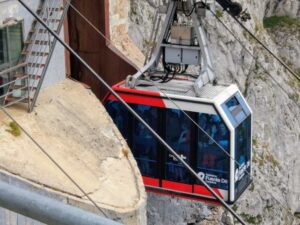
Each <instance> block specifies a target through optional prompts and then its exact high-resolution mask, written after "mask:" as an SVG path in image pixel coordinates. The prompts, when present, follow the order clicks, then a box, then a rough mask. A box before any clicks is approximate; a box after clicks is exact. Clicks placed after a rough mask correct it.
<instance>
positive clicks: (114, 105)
mask: <svg viewBox="0 0 300 225" xmlns="http://www.w3.org/2000/svg"><path fill="white" fill-rule="evenodd" d="M105 107H106V110H107V111H108V113H109V115H110V116H111V118H112V119H113V121H114V123H115V124H116V126H117V127H118V129H119V131H120V132H121V134H122V135H123V137H124V138H125V140H127V141H128V139H129V132H130V130H129V121H130V118H129V115H128V112H127V110H126V109H125V107H124V106H122V105H121V104H120V103H119V102H118V101H111V100H108V101H107V102H106V104H105Z"/></svg>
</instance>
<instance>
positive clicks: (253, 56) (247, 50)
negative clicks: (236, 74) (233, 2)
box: [202, 2, 300, 108]
mask: <svg viewBox="0 0 300 225" xmlns="http://www.w3.org/2000/svg"><path fill="white" fill-rule="evenodd" d="M202 3H204V2H202ZM206 8H207V9H208V10H209V11H210V12H211V13H212V15H213V16H214V17H215V18H216V19H217V20H218V21H219V23H221V25H222V26H224V28H225V29H226V30H227V31H228V32H229V33H230V34H231V35H232V36H233V37H234V39H235V40H236V41H237V42H238V43H239V44H240V45H241V46H242V48H243V49H244V50H245V51H246V52H247V53H248V54H249V55H250V56H251V57H252V58H253V59H254V60H255V62H257V63H258V64H259V65H260V67H261V68H262V69H263V70H264V71H265V73H266V74H267V75H268V76H269V77H270V78H271V79H272V80H273V81H274V83H275V84H276V85H277V86H278V87H279V88H280V89H281V90H282V91H283V92H284V93H285V94H286V95H287V96H289V95H290V94H289V93H288V92H287V91H286V90H285V88H284V87H283V86H282V85H281V84H280V83H279V82H278V81H277V80H276V79H275V78H274V77H273V76H272V74H271V73H270V72H269V71H268V70H267V69H266V68H265V67H264V66H263V65H262V63H261V62H260V61H259V60H258V57H256V56H255V55H254V54H253V53H252V52H251V51H250V50H249V49H248V48H247V47H246V46H245V44H244V43H243V42H242V41H241V40H240V39H239V38H238V37H236V35H235V34H234V33H233V31H232V30H231V29H230V28H229V27H228V26H227V25H226V24H225V23H224V22H223V21H222V20H221V19H220V18H219V17H218V16H217V14H216V13H215V12H214V11H212V10H211V9H210V8H209V7H206ZM290 100H292V101H293V102H294V103H295V104H296V106H298V108H300V105H299V104H298V102H297V101H296V100H294V99H291V98H290Z"/></svg>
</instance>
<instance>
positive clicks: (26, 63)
mask: <svg viewBox="0 0 300 225" xmlns="http://www.w3.org/2000/svg"><path fill="white" fill-rule="evenodd" d="M63 2H64V0H41V2H40V6H39V7H38V10H37V14H38V15H39V17H40V18H42V20H43V21H44V22H45V23H46V24H47V25H48V26H49V27H50V28H51V29H52V30H53V31H55V32H56V33H57V34H59V33H60V31H61V28H62V25H63V22H64V18H65V16H66V14H67V11H68V8H69V1H66V2H67V3H65V4H63ZM56 42H57V41H56V39H55V38H54V37H53V36H52V35H51V34H50V33H49V32H48V31H47V30H46V29H45V28H44V27H43V26H42V25H41V24H40V23H39V22H38V21H37V20H34V21H33V23H32V26H31V29H30V31H29V33H28V36H27V39H26V41H25V42H24V48H23V50H22V52H21V57H20V60H19V62H18V64H17V65H16V66H14V67H13V68H8V69H7V70H5V71H0V76H1V75H3V74H9V76H10V77H11V79H10V80H11V81H9V82H7V83H6V84H0V88H3V89H4V90H5V91H4V92H5V94H4V95H2V96H0V104H1V106H2V107H8V106H11V105H14V104H16V103H26V104H28V111H29V112H31V111H32V110H33V107H34V105H35V102H36V99H37V97H38V94H39V92H40V89H41V86H42V83H43V80H44V77H45V74H46V71H47V68H48V65H49V63H50V60H51V56H52V54H53V51H54V48H55V46H56ZM2 92H3V91H2Z"/></svg>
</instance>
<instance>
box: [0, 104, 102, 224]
mask: <svg viewBox="0 0 300 225" xmlns="http://www.w3.org/2000/svg"><path fill="white" fill-rule="evenodd" d="M0 109H1V110H2V111H3V112H4V114H5V115H6V116H7V117H9V118H10V119H11V120H12V121H13V122H15V123H16V124H17V125H18V127H19V128H20V129H21V130H22V131H23V132H24V134H25V135H26V136H27V137H28V138H29V139H30V140H31V141H32V142H33V143H34V144H35V145H36V146H37V147H38V148H39V149H40V150H41V151H42V153H43V154H44V155H46V156H47V158H48V159H50V161H51V162H52V163H53V164H54V165H55V166H56V167H57V168H58V169H59V170H60V171H61V172H62V173H63V174H64V175H65V176H66V177H67V178H68V179H69V180H70V181H71V182H72V183H73V184H74V185H75V186H76V187H77V188H78V189H79V190H80V191H81V192H82V194H83V195H84V196H86V197H87V198H88V200H89V201H90V202H91V203H92V204H93V205H94V206H95V207H96V208H97V209H98V210H99V211H100V212H101V213H102V214H103V215H104V216H105V217H106V218H108V217H107V215H106V213H105V212H104V211H103V210H102V209H101V208H100V207H99V206H98V205H97V203H96V202H95V201H94V200H93V199H92V198H91V197H90V196H89V194H88V193H87V192H85V191H84V190H83V189H82V187H81V186H80V185H79V184H78V183H77V182H76V181H75V180H74V179H73V178H72V177H71V175H69V174H68V172H67V171H65V170H64V168H62V166H61V165H60V164H59V163H58V162H57V161H56V160H55V159H54V158H53V157H52V156H51V155H50V154H49V153H48V152H47V151H46V149H44V148H43V147H42V146H41V145H40V144H39V143H38V142H37V141H36V140H35V139H34V138H33V137H32V136H31V135H30V134H29V132H28V131H27V130H26V129H25V128H24V127H22V126H21V124H20V123H19V122H18V121H17V120H16V119H15V118H14V117H13V116H12V115H11V114H10V113H9V112H7V111H6V109H5V108H4V107H2V106H1V107H0Z"/></svg>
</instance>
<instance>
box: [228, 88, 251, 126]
mask: <svg viewBox="0 0 300 225" xmlns="http://www.w3.org/2000/svg"><path fill="white" fill-rule="evenodd" d="M236 95H238V93H237V94H236ZM222 107H223V109H224V111H225V113H226V115H227V117H228V118H229V120H230V121H231V123H232V124H233V126H234V127H236V126H237V125H239V124H240V123H241V122H242V121H243V120H244V119H245V118H246V116H247V114H248V113H246V111H245V110H244V108H243V107H242V105H241V104H240V102H239V100H238V99H237V98H236V96H233V97H232V98H231V99H229V100H228V101H227V102H226V103H225V104H223V106H222Z"/></svg>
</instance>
